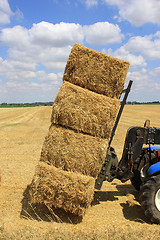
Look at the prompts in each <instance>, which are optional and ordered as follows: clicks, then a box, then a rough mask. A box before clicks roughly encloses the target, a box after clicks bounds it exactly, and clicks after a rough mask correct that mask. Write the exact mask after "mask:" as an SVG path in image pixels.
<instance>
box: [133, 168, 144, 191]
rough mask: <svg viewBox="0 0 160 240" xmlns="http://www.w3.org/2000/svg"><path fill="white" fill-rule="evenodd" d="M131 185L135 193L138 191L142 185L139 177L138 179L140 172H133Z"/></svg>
mask: <svg viewBox="0 0 160 240" xmlns="http://www.w3.org/2000/svg"><path fill="white" fill-rule="evenodd" d="M131 183H132V185H133V186H134V187H135V189H136V190H137V191H139V190H140V186H141V184H142V180H141V177H140V172H139V171H138V170H135V171H134V176H133V178H132V179H131Z"/></svg>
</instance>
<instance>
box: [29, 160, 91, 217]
mask: <svg viewBox="0 0 160 240" xmlns="http://www.w3.org/2000/svg"><path fill="white" fill-rule="evenodd" d="M94 183H95V180H94V178H92V177H88V176H83V175H81V174H76V173H71V172H66V171H63V170H60V169H58V168H56V167H54V166H49V165H48V164H45V163H39V165H37V167H36V171H35V175H34V177H33V180H32V183H31V185H30V192H29V193H30V201H31V203H34V204H35V203H41V204H45V205H47V206H54V207H55V208H61V209H64V210H65V211H66V212H71V213H73V214H76V215H78V216H83V215H84V213H85V211H86V209H87V208H88V207H89V206H90V204H91V201H92V200H93V194H94Z"/></svg>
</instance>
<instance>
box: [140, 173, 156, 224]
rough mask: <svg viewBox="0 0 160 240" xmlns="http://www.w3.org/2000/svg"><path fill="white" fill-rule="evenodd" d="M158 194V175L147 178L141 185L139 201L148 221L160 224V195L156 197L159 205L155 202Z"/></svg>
mask: <svg viewBox="0 0 160 240" xmlns="http://www.w3.org/2000/svg"><path fill="white" fill-rule="evenodd" d="M158 193H160V175H157V176H152V177H150V178H148V179H147V180H146V181H145V182H144V183H143V184H142V185H141V188H140V198H139V200H140V203H141V205H142V208H143V209H144V212H145V215H146V216H147V217H148V218H149V219H150V221H151V222H152V223H158V224H160V194H159V195H158V204H159V205H158V204H157V205H156V202H155V200H156V199H157V194H158ZM158 208H159V209H158Z"/></svg>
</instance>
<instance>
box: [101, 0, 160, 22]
mask: <svg viewBox="0 0 160 240" xmlns="http://www.w3.org/2000/svg"><path fill="white" fill-rule="evenodd" d="M104 2H105V3H106V4H108V5H112V6H117V7H118V9H119V15H120V17H121V18H122V19H123V20H127V21H129V22H130V23H132V24H133V25H135V26H141V25H143V24H145V23H147V22H151V23H156V24H158V25H159V24H160V14H159V12H160V1H159V0H104Z"/></svg>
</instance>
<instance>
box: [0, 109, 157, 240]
mask: <svg viewBox="0 0 160 240" xmlns="http://www.w3.org/2000/svg"><path fill="white" fill-rule="evenodd" d="M51 111H52V107H49V106H45V107H43V106H41V107H34V108H33V107H32V108H1V109H0V142H1V148H0V170H1V174H2V182H1V186H0V239H16V240H17V239H37V240H38V239H57V240H58V239H160V231H159V229H160V226H158V225H155V224H153V225H151V224H150V223H149V222H148V220H147V219H146V217H145V216H144V213H143V211H142V209H141V207H140V205H139V203H138V201H137V199H138V194H137V192H136V191H135V190H134V188H133V187H132V186H131V185H130V182H127V183H124V184H122V183H120V182H119V181H118V180H115V181H114V182H112V183H107V182H105V183H104V184H103V187H102V190H101V191H99V192H97V193H96V194H95V200H94V203H93V206H92V207H90V208H89V209H88V210H87V212H86V215H85V217H84V218H83V220H82V222H79V223H76V224H75V223H74V221H73V220H72V219H71V218H68V219H67V221H66V222H64V223H62V222H61V220H62V219H61V217H60V218H59V217H58V216H57V215H55V216H54V213H50V215H48V219H47V218H46V219H43V220H42V218H43V216H39V218H38V220H39V221H37V220H35V218H34V217H33V215H32V214H31V213H29V212H28V213H27V212H26V215H25V216H26V217H27V214H28V218H30V219H31V220H29V219H25V218H22V216H21V211H22V206H23V205H24V191H25V190H26V187H27V185H28V184H30V182H31V180H32V177H33V174H34V170H35V166H36V164H37V162H38V161H39V158H40V153H41V147H42V144H43V141H44V138H45V136H46V135H47V133H48V128H49V126H50V117H51ZM146 119H150V120H151V125H152V126H156V127H160V105H126V106H125V109H124V112H123V115H122V118H121V120H120V123H119V126H118V129H117V131H116V135H115V138H114V141H113V144H112V146H113V147H114V148H115V149H116V152H117V155H118V157H119V158H120V156H121V153H122V150H123V145H124V140H125V135H126V131H127V129H128V128H129V127H130V126H136V125H137V126H143V124H144V122H145V120H146ZM29 215H30V216H29ZM56 216H57V218H55V217H56ZM51 217H53V218H52V219H51ZM55 219H56V221H55ZM73 223H74V224H73Z"/></svg>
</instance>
